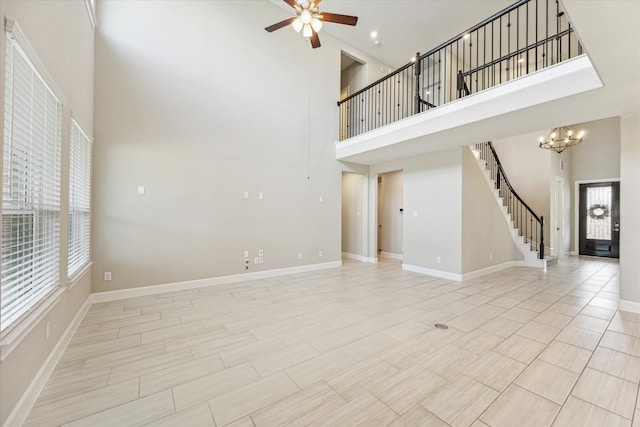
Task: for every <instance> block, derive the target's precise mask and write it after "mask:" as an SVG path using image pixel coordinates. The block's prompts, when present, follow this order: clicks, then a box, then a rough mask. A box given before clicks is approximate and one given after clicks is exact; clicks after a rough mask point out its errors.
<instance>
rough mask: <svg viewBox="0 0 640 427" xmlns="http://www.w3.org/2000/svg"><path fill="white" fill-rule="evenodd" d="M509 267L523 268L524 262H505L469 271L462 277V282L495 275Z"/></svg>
mask: <svg viewBox="0 0 640 427" xmlns="http://www.w3.org/2000/svg"><path fill="white" fill-rule="evenodd" d="M511 267H525V262H524V261H507V262H504V263H502V264H497V265H492V266H491V267H487V268H481V269H480V270H475V271H470V272H468V273H464V274H463V275H462V280H463V281H464V280H471V279H476V278H478V277H482V276H486V275H487V274H491V273H496V272H498V271H502V270H506V269H507V268H511Z"/></svg>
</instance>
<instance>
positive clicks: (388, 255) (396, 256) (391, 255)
mask: <svg viewBox="0 0 640 427" xmlns="http://www.w3.org/2000/svg"><path fill="white" fill-rule="evenodd" d="M380 256H381V257H382V258H391V259H399V260H402V254H394V253H392V252H382V251H380Z"/></svg>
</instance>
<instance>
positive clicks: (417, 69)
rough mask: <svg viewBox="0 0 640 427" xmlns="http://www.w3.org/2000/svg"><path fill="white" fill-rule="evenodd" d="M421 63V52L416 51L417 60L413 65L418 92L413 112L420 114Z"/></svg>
mask: <svg viewBox="0 0 640 427" xmlns="http://www.w3.org/2000/svg"><path fill="white" fill-rule="evenodd" d="M421 67H422V66H421V65H420V52H418V53H416V61H415V63H414V65H413V69H414V74H415V76H416V94H415V100H414V105H413V114H418V113H419V112H420V74H422V70H421Z"/></svg>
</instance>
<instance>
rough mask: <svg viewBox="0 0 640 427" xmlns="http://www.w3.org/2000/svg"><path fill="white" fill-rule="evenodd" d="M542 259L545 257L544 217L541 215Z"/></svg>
mask: <svg viewBox="0 0 640 427" xmlns="http://www.w3.org/2000/svg"><path fill="white" fill-rule="evenodd" d="M540 259H544V217H543V216H541V217H540Z"/></svg>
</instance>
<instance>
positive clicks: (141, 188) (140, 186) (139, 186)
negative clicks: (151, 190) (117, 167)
mask: <svg viewBox="0 0 640 427" xmlns="http://www.w3.org/2000/svg"><path fill="white" fill-rule="evenodd" d="M138 194H144V185H138Z"/></svg>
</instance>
